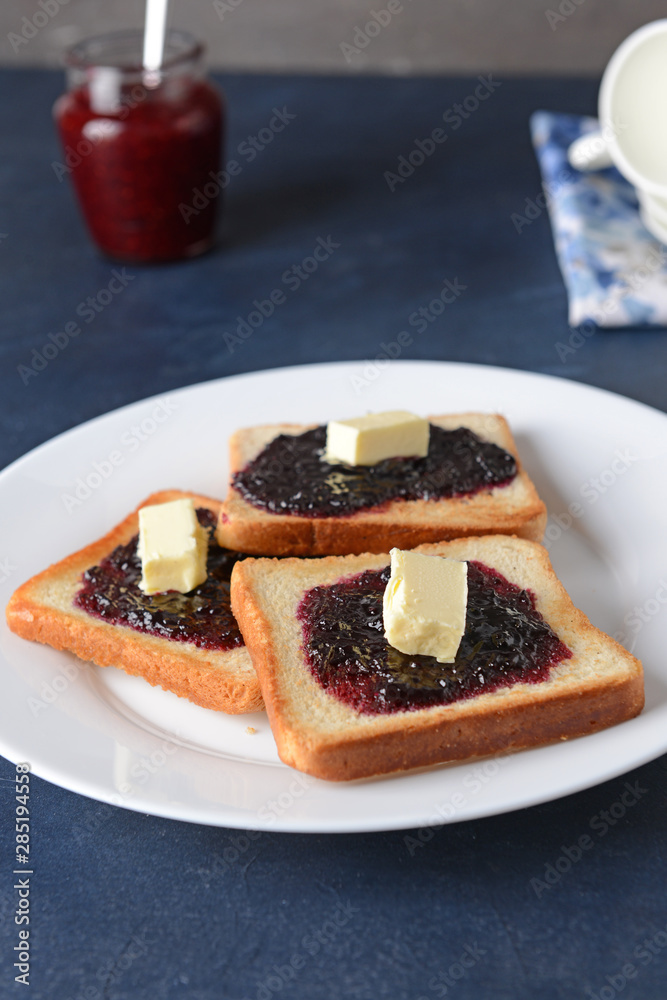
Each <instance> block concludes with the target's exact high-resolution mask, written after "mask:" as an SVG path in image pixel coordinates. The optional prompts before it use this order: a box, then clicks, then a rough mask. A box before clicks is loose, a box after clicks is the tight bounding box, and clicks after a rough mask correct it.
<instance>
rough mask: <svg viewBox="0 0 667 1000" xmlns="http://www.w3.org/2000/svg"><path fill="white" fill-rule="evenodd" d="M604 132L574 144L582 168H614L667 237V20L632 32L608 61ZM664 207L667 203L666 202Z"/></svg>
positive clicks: (601, 111) (572, 157)
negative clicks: (628, 183)
mask: <svg viewBox="0 0 667 1000" xmlns="http://www.w3.org/2000/svg"><path fill="white" fill-rule="evenodd" d="M598 117H599V120H600V131H599V132H593V133H591V134H589V135H585V136H582V137H581V138H580V139H577V140H576V141H575V142H573V143H572V145H571V146H570V148H569V150H568V159H569V161H570V163H571V164H572V166H573V167H576V169H577V170H600V169H602V168H603V167H610V166H612V165H615V166H616V167H617V168H618V169H619V170H620V172H621V173H622V174H623V176H624V177H626V178H627V179H628V180H629V181H630V182H631V183H632V184H634V185H635V187H636V188H637V193H638V196H639V202H640V214H641V217H642V220H643V222H644V224H645V225H646V227H647V229H648V230H649V231H650V232H651V233H652V234H653V235H654V236H657V237H658V239H661V240H663V241H665V239H666V237H667V221H666V220H665V211H666V210H667V19H664V20H661V21H652V22H651V23H650V24H645V25H644V26H643V27H642V28H639V30H638V31H635V32H633V34H631V35H630V36H629V37H628V38H626V39H625V41H624V42H623V43H622V44H621V45H620V46H619V48H618V49H617V50H616V52H615V53H614V55H613V56H612V57H611V59H610V60H609V63H608V65H607V68H606V69H605V71H604V74H603V76H602V83H601V84H600V95H599V99H598ZM663 203H664V204H663Z"/></svg>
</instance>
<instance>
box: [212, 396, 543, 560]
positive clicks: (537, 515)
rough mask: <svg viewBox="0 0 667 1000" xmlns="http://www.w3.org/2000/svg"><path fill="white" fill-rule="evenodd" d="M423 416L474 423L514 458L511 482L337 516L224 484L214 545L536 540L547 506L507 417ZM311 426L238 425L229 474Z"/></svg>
mask: <svg viewBox="0 0 667 1000" xmlns="http://www.w3.org/2000/svg"><path fill="white" fill-rule="evenodd" d="M429 419H430V420H431V422H432V423H435V424H440V425H441V426H446V427H449V428H452V427H459V426H470V427H471V429H472V430H476V431H479V430H480V429H481V430H482V433H481V436H482V437H484V438H486V439H487V440H491V441H494V442H495V443H497V444H499V445H500V446H501V447H503V448H505V450H506V451H509V452H510V453H511V454H512V455H513V456H514V457H515V459H516V461H517V475H516V477H515V479H514V480H513V482H512V484H510V485H509V486H507V487H496V488H495V489H493V490H485V491H481V492H479V493H476V494H473V495H472V496H463V497H451V498H448V499H445V500H396V501H393V502H391V503H388V504H385V505H383V507H382V508H381V509H377V508H376V509H370V510H363V511H356V512H355V513H354V514H352V515H350V516H342V517H303V516H300V515H295V514H274V513H271V512H270V511H265V510H262V509H260V508H257V507H253V506H252V505H251V504H249V503H248V502H247V501H246V500H244V499H243V497H242V496H241V495H240V494H239V493H238V492H237V491H236V490H235V489H234V487H233V486H232V485H231V484H230V487H229V492H228V494H227V497H226V499H225V501H224V503H223V505H222V510H221V512H220V520H219V523H218V529H217V538H218V541H219V543H220V545H224V546H226V547H229V548H237V549H238V550H239V551H241V552H249V553H252V554H255V555H276V556H290V555H291V556H309V555H311V556H313V555H317V556H319V555H347V554H350V553H353V554H358V553H362V552H387V551H389V549H390V548H391V547H392V546H398V547H400V548H414V547H415V546H416V545H421V544H423V543H426V542H436V541H442V540H447V539H451V538H461V537H465V536H468V535H481V534H488V533H493V534H506V535H507V534H515V535H518V536H520V537H522V538H528V539H530V540H532V541H540V540H541V538H542V535H543V534H544V529H545V526H546V520H547V514H546V508H545V506H544V504H543V503H542V501H541V500H540V498H539V496H538V494H537V491H536V489H535V487H534V485H533V483H532V482H531V480H530V478H529V477H528V475H527V473H526V472H525V470H524V469H523V466H522V465H521V461H520V459H519V455H518V453H517V449H516V445H515V443H514V439H513V437H512V434H511V431H510V429H509V426H508V424H507V421H506V420H505V419H504V418H503V417H502V416H500V415H498V414H487V415H485V414H478V413H474V414H470V413H467V414H466V413H463V414H450V415H446V416H437V417H429ZM312 426H314V425H298V424H280V425H275V426H273V427H271V426H263V427H255V428H246V429H244V430H241V431H237V432H236V433H235V434H233V435H232V436H231V438H230V442H229V451H230V468H231V475H233V474H234V473H235V472H237V471H238V470H240V469H242V468H243V467H244V466H245V465H247V463H248V462H249V461H251V460H252V459H253V458H255V457H256V455H258V454H259V452H260V451H261V450H262V449H263V448H264V447H265V446H266V444H268V442H269V441H271V440H272V439H273V438H274V437H276V436H277V435H278V434H300V433H302V432H303V431H305V430H308V429H310V428H311V427H312ZM485 428H486V433H485V432H484V429H485Z"/></svg>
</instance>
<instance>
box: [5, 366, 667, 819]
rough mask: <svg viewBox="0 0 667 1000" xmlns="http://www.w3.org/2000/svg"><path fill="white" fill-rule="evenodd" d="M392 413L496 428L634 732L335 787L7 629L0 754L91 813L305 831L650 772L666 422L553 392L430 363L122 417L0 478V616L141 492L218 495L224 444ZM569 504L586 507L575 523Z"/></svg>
mask: <svg viewBox="0 0 667 1000" xmlns="http://www.w3.org/2000/svg"><path fill="white" fill-rule="evenodd" d="M399 404H400V405H401V406H403V407H405V408H406V409H412V410H415V411H416V412H418V413H424V414H427V413H442V412H456V411H461V410H467V409H470V410H489V411H499V412H502V413H504V414H506V415H507V417H508V418H509V420H510V422H511V425H512V427H513V429H514V432H515V435H516V438H517V441H518V445H519V449H520V453H521V455H522V457H523V459H524V462H525V464H526V465H527V467H528V471H529V473H530V474H531V476H532V477H533V479H534V480H535V482H536V484H537V487H538V490H539V491H540V493H541V495H542V496H543V497H544V499H545V501H546V503H547V506H548V508H549V512H550V515H551V516H550V521H549V527H548V530H547V536H548V544H549V546H550V550H551V555H552V559H553V562H554V565H555V568H556V571H557V572H558V574H559V575H560V577H561V579H562V580H563V581H564V583H565V586H566V587H567V589H568V590H569V592H570V594H571V595H572V597H573V599H574V601H575V603H576V604H577V605H578V606H579V607H581V608H582V609H583V610H584V611H585V612H586V613H587V614H588V615H589V617H590V618H591V619H592V620H593V623H594V624H595V625H597V626H599V627H600V628H602V629H604V630H605V631H606V632H609V633H611V634H617V635H618V634H621V638H622V641H624V643H625V645H626V646H627V647H628V648H630V649H632V651H633V652H634V653H635V654H636V655H637V656H639V657H640V658H641V659H642V660H643V661H644V666H645V669H646V695H647V703H646V708H645V710H644V712H643V714H642V715H641V716H640V717H639V718H637V719H633V720H632V721H630V722H626V723H624V724H623V725H620V726H616V727H615V728H613V729H610V730H607V731H605V732H602V733H598V734H596V735H594V736H588V737H585V738H582V739H578V740H572V741H570V742H566V743H562V744H559V745H557V746H550V747H544V748H540V749H537V750H530V751H525V752H523V753H518V754H514V755H510V756H506V757H503V758H501V759H499V760H487V761H485V762H481V763H476V764H472V763H466V764H460V765H456V766H449V767H439V768H433V769H430V770H425V771H421V772H413V773H411V774H406V775H402V776H400V777H390V778H384V779H378V780H369V781H363V782H353V783H348V784H329V783H327V782H323V781H318V780H315V779H313V778H310V777H307V776H306V775H302V774H299V773H298V772H296V771H293V770H291V769H290V768H288V767H286V766H284V765H283V764H281V763H280V761H279V760H278V757H277V755H276V750H275V745H274V743H273V739H272V736H271V732H270V729H269V727H268V724H267V721H266V718H265V716H264V715H263V714H260V713H257V714H255V715H252V716H236V717H233V716H224V715H221V714H218V713H214V712H210V711H207V710H205V709H201V708H198V707H196V706H194V705H191V704H190V703H189V702H187V701H184V700H183V699H179V698H176V697H175V696H174V695H171V694H169V693H167V692H164V691H161V690H159V689H155V688H151V687H150V686H149V685H148V684H147V683H146V682H144V681H143V680H141V679H140V678H135V677H128V676H126V675H125V674H124V673H122V672H121V671H117V670H114V669H111V668H107V669H98V668H91V667H89V666H87V665H84V664H82V663H81V662H80V661H78V660H77V659H76V658H75V657H73V656H70V655H69V654H66V653H58V652H56V651H55V650H52V649H50V648H48V647H44V646H40V645H37V644H35V643H29V642H25V641H23V640H21V639H19V638H17V637H16V636H14V635H12V634H11V633H10V632H9V631H8V630H7V628H6V626H4V625H3V629H2V633H1V636H0V641H1V645H0V657H1V659H2V663H1V669H0V704H2V706H3V708H2V727H1V729H2V735H1V737H0V751H1V752H2V753H3V754H4V755H5V756H6V757H8V758H9V759H10V760H13V761H18V760H28V761H30V763H31V765H32V768H33V770H34V772H35V773H36V774H38V775H41V776H42V777H43V778H46V779H47V780H48V781H52V782H54V783H55V784H58V785H61V786H63V787H64V788H69V789H71V790H73V791H75V792H80V793H81V794H83V795H88V796H91V797H92V798H95V799H99V800H101V801H103V802H111V803H114V804H117V805H120V806H124V807H126V808H129V809H136V810H138V811H141V812H146V813H153V814H154V815H158V816H167V817H171V818H173V819H181V820H189V821H191V822H197V823H209V824H214V825H219V826H228V827H241V828H247V829H273V830H285V831H298V832H310V831H317V832H339V831H340V832H343V831H345V832H353V831H369V830H385V829H401V828H407V827H428V826H431V825H434V824H438V823H442V822H454V821H458V820H464V819H471V818H473V817H479V816H488V815H492V814H494V813H500V812H505V811H508V810H512V809H519V808H521V807H523V806H528V805H533V804H535V803H538V802H544V801H546V800H549V799H554V798H557V797H558V796H561V795H566V794H568V793H570V792H574V791H577V790H579V789H582V788H587V787H589V786H591V785H594V784H596V783H598V782H601V781H604V780H606V779H608V778H611V777H614V776H616V775H618V774H622V773H623V772H625V771H629V770H630V769H631V768H633V767H636V766H637V765H639V764H642V763H644V762H646V761H648V760H651V759H653V758H655V757H657V756H658V755H660V754H661V753H663V752H665V751H666V750H667V667H666V665H665V657H664V646H665V643H664V606H665V602H667V460H666V455H667V416H665V415H664V414H662V413H659V412H657V411H655V410H652V409H649V408H648V407H645V406H642V405H641V404H639V403H635V402H632V401H631V400H628V399H624V398H622V397H619V396H614V395H612V394H610V393H607V392H603V391H601V390H597V389H592V388H589V387H587V386H584V385H579V384H576V383H573V382H568V381H565V380H563V379H556V378H549V377H546V376H540V375H532V374H528V373H522V372H513V371H508V370H504V369H499V368H491V367H480V366H476V365H460V364H448V363H438V362H391V363H389V364H386V363H385V366H384V367H383V368H379V367H378V366H370V367H365V366H364V364H363V363H362V362H359V363H343V364H329V365H313V366H304V367H299V368H284V369H279V370H277V371H269V372H260V373H256V374H251V375H241V376H237V377H234V378H228V379H221V380H219V381H216V382H208V383H205V384H203V385H198V386H193V387H191V388H187V389H181V390H179V391H178V392H174V393H172V394H170V395H169V396H167V397H155V398H153V399H150V400H146V401H145V402H141V403H136V404H134V405H132V406H127V407H124V408H123V409H121V410H117V411H115V412H114V413H110V414H108V415H106V416H104V417H100V418H98V419H96V420H93V421H91V422H90V423H87V424H84V425H83V426H81V427H78V428H76V429H74V430H72V431H69V432H67V433H66V434H63V435H61V436H60V437H58V438H55V439H54V440H53V441H50V442H48V443H47V444H45V445H42V446H41V447H40V448H37V449H36V450H35V451H33V452H31V453H30V454H29V455H27V456H25V457H24V458H22V459H21V460H19V461H18V462H16V463H15V464H14V465H12V466H11V467H10V468H8V469H6V470H5V472H4V473H2V474H1V475H0V501H1V503H2V510H3V512H4V517H3V519H2V527H1V528H0V581H1V582H0V598H2V600H3V603H6V601H7V600H8V598H9V596H10V594H11V593H12V591H13V590H14V589H15V587H16V586H17V585H18V584H19V583H20V582H22V581H23V580H25V579H26V578H28V577H29V576H31V575H32V574H34V573H36V572H37V571H39V570H40V569H43V568H44V567H46V566H47V565H49V563H51V562H54V561H56V560H58V559H60V558H62V557H63V556H65V555H67V554H68V553H70V552H72V551H74V550H75V549H78V548H80V547H82V546H83V545H85V544H87V543H88V542H91V541H93V540H94V539H95V538H97V537H99V536H100V535H102V534H103V533H104V532H106V531H107V530H108V529H109V528H110V527H111V526H112V525H113V524H115V523H117V522H118V521H120V520H121V519H122V518H123V517H124V516H125V515H126V514H127V512H128V511H129V510H130V509H131V508H133V507H134V506H135V505H136V504H137V503H138V502H139V501H140V500H141V499H143V498H144V497H145V496H147V495H148V494H149V493H151V492H153V491H154V490H157V489H164V488H172V487H176V488H182V489H191V490H196V491H198V492H202V493H208V494H210V495H211V496H222V495H223V494H224V492H225V487H226V479H227V467H226V444H225V442H226V439H227V436H228V434H229V433H230V432H231V431H232V430H234V429H235V428H236V427H238V426H243V425H247V424H253V423H264V422H269V423H270V422H277V421H296V422H300V421H303V422H306V421H307V422H312V421H321V422H323V423H324V422H326V421H327V420H328V419H330V418H332V417H335V416H341V415H342V416H348V415H353V414H355V413H360V412H364V411H366V410H383V409H390V408H393V407H395V406H397V405H399ZM77 490H78V496H77ZM68 498H69V499H68ZM571 504H578V505H579V507H574V508H573V510H574V511H575V513H576V516H575V517H572V515H571V513H568V507H569V505H571ZM568 520H569V521H571V524H568ZM248 726H253V727H254V728H255V729H256V733H255V734H254V735H250V734H248V733H246V727H248Z"/></svg>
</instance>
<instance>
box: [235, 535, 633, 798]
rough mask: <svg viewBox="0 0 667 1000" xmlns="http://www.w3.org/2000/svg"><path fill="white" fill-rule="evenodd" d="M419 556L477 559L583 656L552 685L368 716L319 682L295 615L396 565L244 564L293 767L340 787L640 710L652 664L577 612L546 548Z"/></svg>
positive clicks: (262, 673)
mask: <svg viewBox="0 0 667 1000" xmlns="http://www.w3.org/2000/svg"><path fill="white" fill-rule="evenodd" d="M419 551H420V552H426V553H430V554H434V555H447V556H451V557H453V558H455V559H466V560H470V559H476V560H478V561H480V562H482V563H484V564H486V565H487V566H489V567H492V568H495V569H497V570H498V571H499V572H500V573H502V574H503V576H505V577H506V578H507V579H508V580H509V581H510V582H512V583H514V584H517V585H519V586H521V587H522V588H529V589H530V590H531V591H532V592H533V593H534V595H535V596H536V607H537V610H538V611H539V612H540V614H541V615H542V616H543V617H544V618H545V619H546V621H547V622H548V623H549V625H550V626H551V628H552V629H553V630H554V632H555V633H556V634H557V635H558V637H559V638H560V639H561V640H562V642H564V643H565V644H566V645H567V646H568V647H569V649H570V650H571V652H572V654H573V656H572V657H571V658H570V659H567V660H563V661H561V662H560V663H559V664H557V665H556V666H554V667H552V668H551V672H550V675H549V679H548V680H547V681H544V682H541V683H537V684H530V683H519V684H515V685H513V686H511V687H506V688H498V689H496V690H495V691H492V692H490V693H488V694H481V695H478V696H475V697H472V698H470V699H468V700H463V701H457V702H454V703H452V704H449V705H442V706H434V707H429V708H422V709H417V710H415V711H399V712H395V713H392V714H388V715H369V714H363V713H360V712H358V711H356V710H355V709H353V708H351V707H350V706H348V705H347V704H345V703H344V702H342V701H340V700H338V699H337V698H336V697H335V696H334V695H332V694H330V693H329V692H327V691H325V689H324V688H323V687H322V686H321V685H320V684H319V683H318V682H317V681H316V680H315V678H314V677H313V675H312V673H311V671H310V669H309V666H308V664H307V663H306V661H305V659H304V653H303V650H302V641H303V635H302V628H301V625H300V623H299V621H298V620H297V617H296V611H297V608H298V606H299V604H300V602H301V600H302V598H303V596H304V594H305V593H306V591H308V590H310V589H311V588H312V587H316V586H322V585H329V584H333V583H335V582H336V581H338V580H340V579H341V578H343V577H348V576H352V575H355V574H357V573H361V572H363V571H364V570H367V569H381V568H383V567H384V566H386V565H388V563H389V557H388V556H387V555H359V556H347V557H343V558H341V557H330V558H325V559H302V560H300V559H286V560H277V559H248V560H245V561H243V562H240V563H237V564H236V565H235V567H234V570H233V572H232V591H231V599H232V609H233V611H234V614H235V616H236V618H237V621H238V622H239V624H240V626H241V631H242V633H243V636H244V639H245V642H246V645H247V647H248V650H249V652H250V655H251V657H252V661H253V665H254V667H255V669H256V671H257V674H258V676H259V682H260V685H261V688H262V694H263V697H264V702H265V705H266V709H267V712H268V715H269V721H270V723H271V728H272V730H273V734H274V737H275V740H276V744H277V746H278V752H279V754H280V757H281V759H282V760H283V761H284V762H285V763H286V764H290V765H292V767H296V768H298V769H299V770H302V771H306V772H307V773H309V774H312V775H315V776H316V777H319V778H327V779H329V780H333V781H339V780H343V779H350V778H362V777H368V776H371V775H376V774H383V773H387V772H392V771H399V770H405V769H407V768H414V767H422V766H425V765H429V764H435V763H440V762H445V761H453V760H463V759H465V758H468V757H476V756H484V755H488V754H493V753H498V752H501V751H510V750H519V749H521V748H524V747H534V746H538V745H540V744H544V743H549V742H551V741H554V740H560V739H565V738H569V737H574V736H583V735H585V734H587V733H592V732H595V731H596V730H599V729H603V728H605V727H607V726H611V725H614V724H615V723H618V722H621V721H623V720H625V719H629V718H631V717H632V716H634V715H637V714H638V713H639V712H640V711H641V709H642V707H643V704H644V687H643V671H642V666H641V663H640V662H639V661H638V660H636V659H635V657H633V656H631V655H630V653H628V652H626V650H625V649H623V648H622V647H621V646H619V645H618V643H616V642H615V641H614V640H613V639H611V638H610V637H609V636H607V635H605V634H604V633H602V632H600V631H599V630H598V629H596V628H594V626H593V625H591V623H590V621H589V620H588V619H587V618H586V616H585V615H584V614H583V613H582V612H581V611H578V610H577V609H576V608H575V607H574V606H573V604H572V602H571V600H570V598H569V597H568V595H567V594H566V592H565V590H564V588H563V586H562V584H561V583H560V582H559V580H558V579H557V577H556V576H555V574H554V571H553V569H552V567H551V563H550V561H549V557H548V554H547V552H546V550H545V549H544V548H543V547H542V546H541V545H537V544H536V543H534V542H529V541H525V540H524V539H519V538H516V537H512V538H510V537H505V536H500V535H495V536H494V535H491V536H485V537H481V538H461V539H456V540H455V541H451V542H442V543H439V544H436V545H422V546H420V547H419Z"/></svg>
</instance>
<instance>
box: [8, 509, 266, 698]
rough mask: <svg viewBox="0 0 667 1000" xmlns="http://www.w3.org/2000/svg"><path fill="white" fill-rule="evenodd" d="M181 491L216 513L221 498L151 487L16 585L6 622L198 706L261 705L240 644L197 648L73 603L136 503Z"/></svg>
mask: <svg viewBox="0 0 667 1000" xmlns="http://www.w3.org/2000/svg"><path fill="white" fill-rule="evenodd" d="M181 497H192V498H193V500H194V501H195V506H198V507H207V508H208V509H209V510H211V511H212V512H213V513H214V514H215V515H216V516H217V514H218V511H219V507H220V502H219V501H218V500H211V499H210V498H209V497H202V496H199V495H197V494H194V493H184V492H181V491H180V490H163V491H161V492H159V493H154V494H152V495H151V496H149V497H148V498H147V499H146V500H144V502H143V503H141V504H139V507H137V509H136V510H135V511H133V512H132V513H131V514H130V515H129V516H128V517H126V518H125V520H124V521H122V522H121V523H120V524H118V525H117V526H116V527H115V528H113V529H112V530H111V531H110V532H109V533H108V534H107V535H105V536H104V538H101V539H100V540H99V541H97V542H93V544H92V545H88V546H86V548H84V549H81V551H79V552H75V553H74V554H73V555H71V556H68V557H67V558H66V559H63V560H62V561H61V562H58V563H56V564H55V565H53V566H51V567H50V568H49V569H47V570H45V571H44V572H43V573H39V574H38V575H37V576H34V577H32V579H30V580H28V581H27V582H26V583H24V584H23V585H22V586H21V587H19V588H18V590H17V591H16V592H15V593H14V594H13V595H12V597H11V598H10V600H9V603H8V605H7V610H6V615H7V623H8V625H9V627H10V629H11V630H12V632H16V634H17V635H20V636H22V637H23V638H24V639H34V640H35V641H37V642H43V643H47V644H48V645H49V646H53V647H54V648H55V649H67V650H70V651H71V652H72V653H76V655H77V656H80V657H81V659H83V660H91V661H92V662H93V663H96V664H98V666H100V667H108V666H114V667H121V668H122V669H123V670H125V672H126V673H128V674H137V675H139V676H141V677H144V678H145V679H146V680H147V681H148V682H149V683H150V684H153V685H159V686H160V687H162V688H164V689H165V690H166V691H173V692H174V693H175V694H177V695H180V696H181V697H183V698H188V699H189V700H190V701H193V702H194V703H195V704H196V705H203V706H204V708H213V709H217V710H219V711H221V712H228V713H231V714H237V713H241V712H252V711H255V710H256V709H257V708H261V706H262V696H261V694H260V690H259V685H258V683H257V676H256V674H255V671H254V670H253V668H252V664H251V662H250V657H249V655H248V651H247V650H246V648H245V646H238V647H237V648H235V649H231V650H207V649H198V648H197V647H196V646H195V645H194V644H193V643H187V642H172V641H170V640H169V639H162V638H160V637H159V636H155V635H148V634H146V633H143V632H137V631H136V630H135V629H131V628H129V627H127V626H125V625H115V624H111V623H110V622H105V621H102V620H100V619H98V618H95V617H93V616H92V615H88V614H86V612H85V611H83V610H81V609H80V608H77V607H76V606H75V605H74V603H73V599H74V595H75V594H76V592H77V590H78V589H79V586H80V581H81V574H82V573H83V572H84V571H85V570H87V569H89V568H90V567H91V566H95V565H97V564H98V563H99V562H100V561H101V560H102V559H104V557H105V556H107V555H108V554H109V553H110V552H112V551H113V549H115V548H116V546H118V545H123V544H125V543H127V542H129V540H130V539H131V538H132V537H133V536H134V535H136V534H137V532H138V530H139V518H138V511H139V508H140V507H144V506H147V505H148V504H157V503H166V502H167V501H168V500H177V499H180V498H181Z"/></svg>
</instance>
